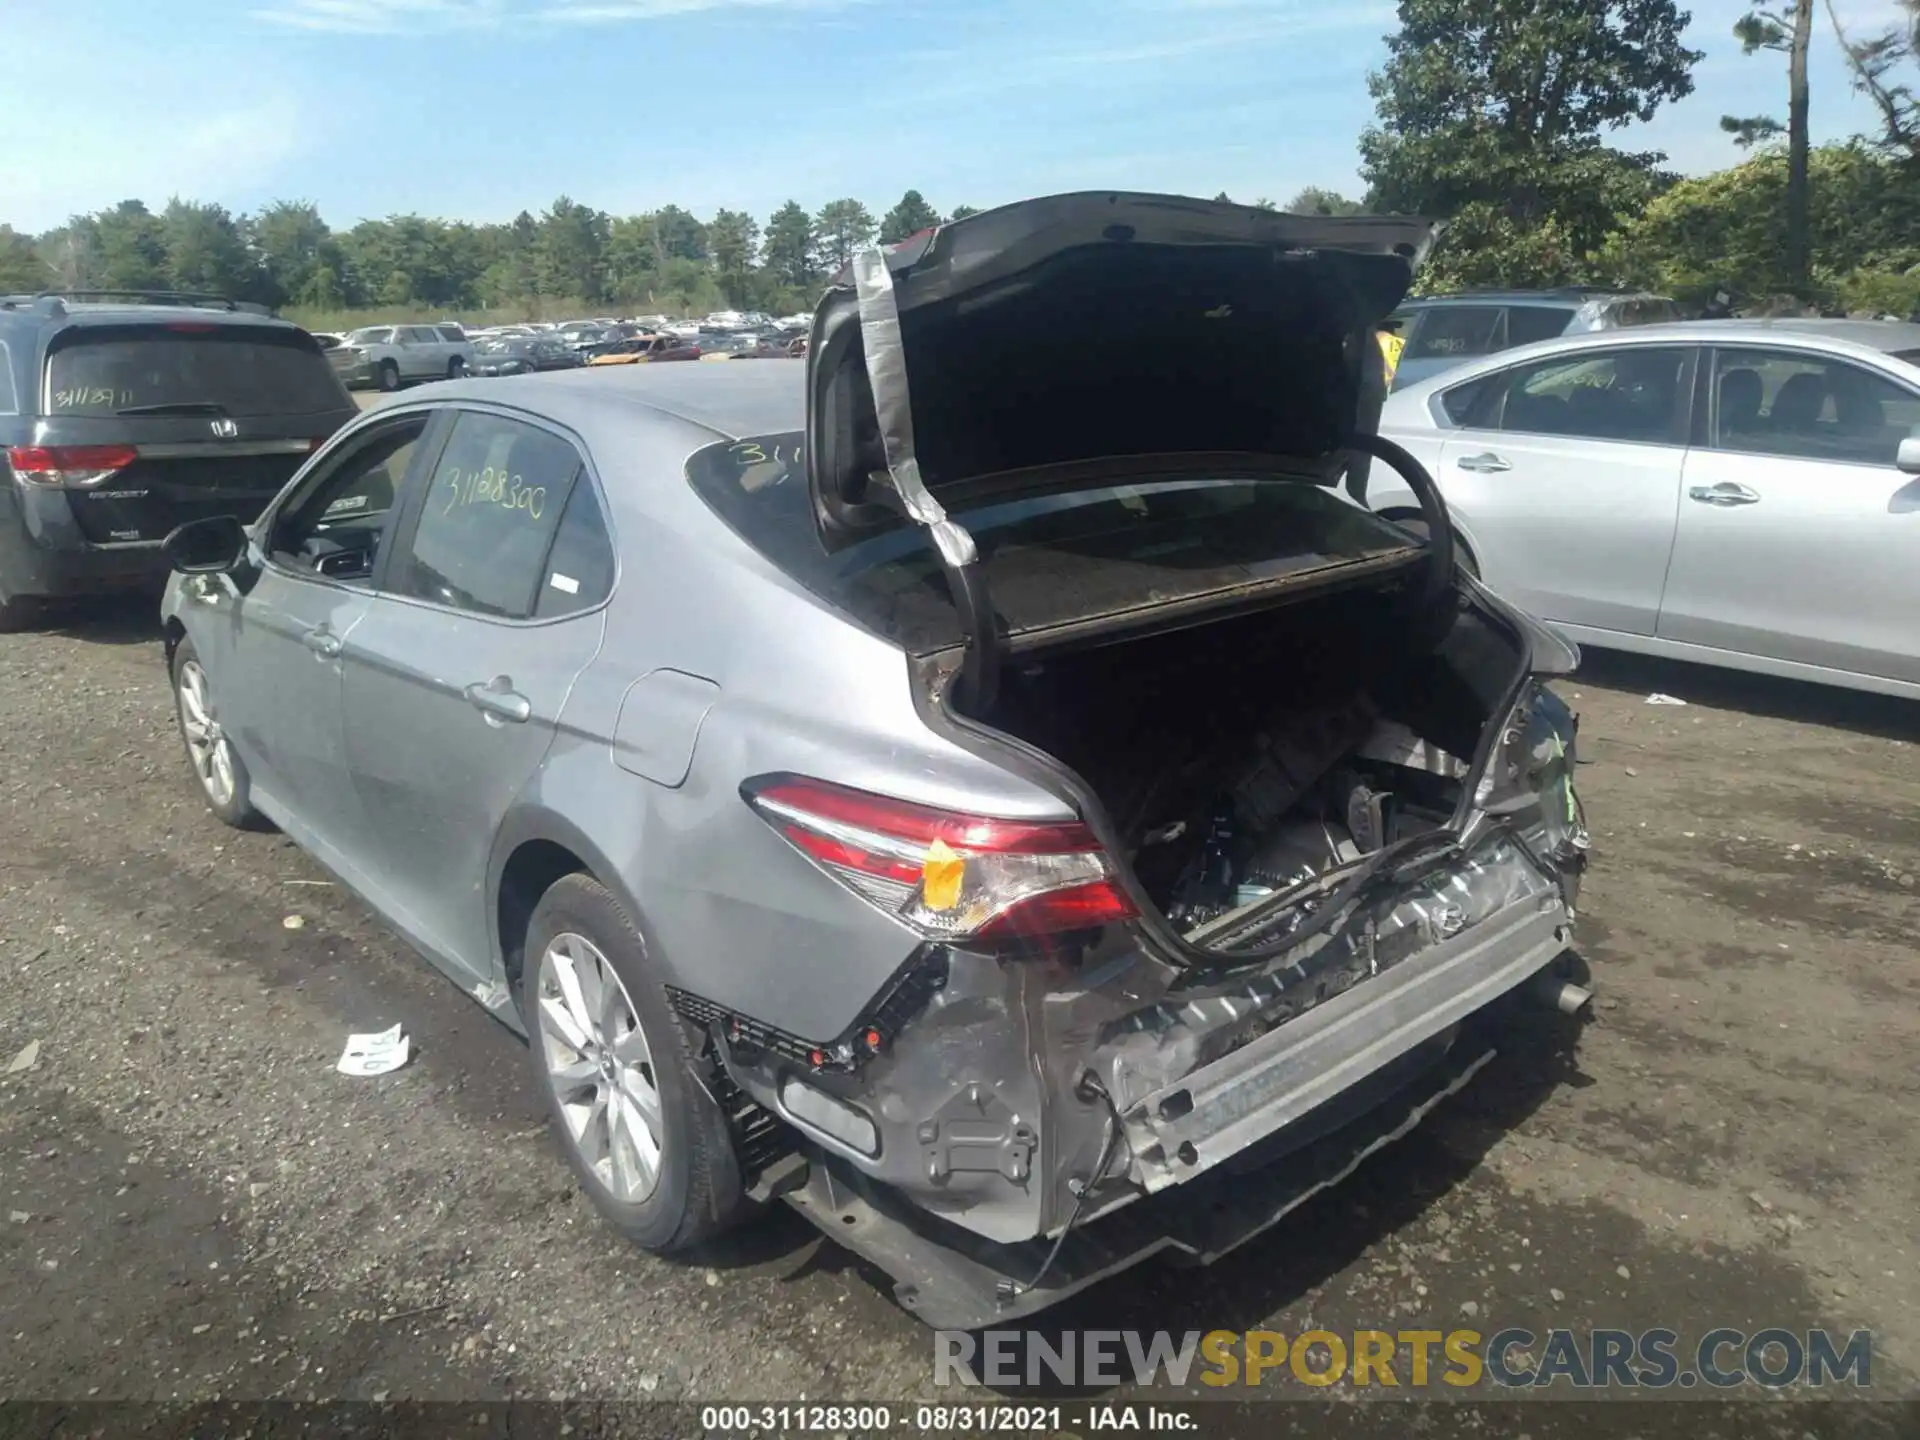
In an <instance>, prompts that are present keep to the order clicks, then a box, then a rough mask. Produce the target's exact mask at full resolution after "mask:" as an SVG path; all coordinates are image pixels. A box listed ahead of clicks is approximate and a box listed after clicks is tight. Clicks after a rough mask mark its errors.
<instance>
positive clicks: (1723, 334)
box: [1392, 317, 1920, 400]
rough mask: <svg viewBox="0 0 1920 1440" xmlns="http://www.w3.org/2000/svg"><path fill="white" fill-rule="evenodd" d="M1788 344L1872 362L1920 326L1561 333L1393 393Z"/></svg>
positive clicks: (1777, 325) (1819, 324) (1712, 323)
mask: <svg viewBox="0 0 1920 1440" xmlns="http://www.w3.org/2000/svg"><path fill="white" fill-rule="evenodd" d="M1768 343H1772V344H1776V345H1779V344H1785V345H1790V346H1793V347H1795V348H1798V349H1804V350H1818V351H1821V352H1823V353H1826V354H1830V355H1845V356H1851V357H1853V358H1854V359H1871V358H1875V357H1879V356H1888V355H1892V354H1895V353H1896V352H1901V353H1904V352H1906V351H1910V350H1920V325H1914V324H1909V323H1908V322H1906V321H1902V320H1816V319H1800V318H1797V317H1782V318H1780V319H1767V320H1679V321H1672V322H1669V323H1666V324H1661V325H1632V326H1628V327H1626V328H1624V329H1620V330H1591V331H1583V332H1581V333H1580V334H1578V335H1561V336H1557V337H1555V338H1554V339H1551V340H1539V341H1535V342H1534V343H1532V344H1530V345H1516V346H1514V347H1513V348H1511V349H1508V350H1495V351H1493V352H1491V353H1489V354H1486V355H1478V356H1475V357H1474V358H1473V359H1472V360H1469V361H1467V362H1465V363H1463V364H1460V365H1454V366H1450V367H1449V368H1447V369H1445V370H1441V371H1438V372H1436V373H1435V374H1432V375H1425V376H1422V377H1421V378H1420V379H1418V380H1415V381H1413V382H1412V383H1410V384H1408V385H1405V386H1403V387H1398V388H1396V389H1395V390H1394V392H1393V397H1392V398H1393V399H1395V400H1397V399H1399V397H1400V396H1401V395H1403V394H1404V395H1413V394H1420V395H1425V394H1430V393H1434V392H1437V391H1441V390H1447V389H1450V388H1452V387H1453V386H1455V385H1458V384H1461V383H1463V382H1465V381H1469V380H1473V379H1476V378H1478V377H1479V376H1481V375H1490V374H1492V373H1493V372H1494V371H1496V370H1504V369H1506V368H1507V367H1508V366H1510V365H1516V364H1524V363H1525V362H1526V361H1528V360H1530V359H1543V358H1546V357H1548V356H1552V355H1574V354H1577V353H1579V352H1580V351H1582V350H1614V349H1618V348H1619V347H1621V346H1623V345H1676V344H1685V345H1726V344H1732V345H1764V344H1768Z"/></svg>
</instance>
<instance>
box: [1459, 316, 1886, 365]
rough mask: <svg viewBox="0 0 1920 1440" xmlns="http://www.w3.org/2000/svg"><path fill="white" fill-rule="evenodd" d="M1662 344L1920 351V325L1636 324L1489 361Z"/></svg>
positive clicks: (1790, 320) (1793, 320) (1785, 320)
mask: <svg viewBox="0 0 1920 1440" xmlns="http://www.w3.org/2000/svg"><path fill="white" fill-rule="evenodd" d="M1661 341H1664V342H1665V343H1667V344H1669V345H1671V344H1673V343H1674V342H1675V341H1684V342H1685V343H1686V344H1689V345H1712V344H1715V343H1720V342H1728V341H1732V342H1748V343H1755V342H1764V341H1774V342H1776V343H1777V342H1780V341H1785V342H1787V343H1788V344H1795V345H1802V346H1806V347H1808V348H1811V349H1815V350H1827V349H1831V350H1836V351H1844V350H1845V349H1847V348H1848V347H1855V346H1857V347H1860V348H1862V349H1867V350H1877V351H1879V352H1880V353H1881V354H1886V355H1890V354H1892V353H1893V352H1894V351H1896V350H1920V325H1913V324H1909V323H1907V322H1906V321H1903V320H1814V319H1800V318H1798V317H1784V316H1783V317H1781V318H1779V319H1768V320H1675V321H1670V322H1668V323H1666V324H1661V325H1634V326H1630V327H1628V328H1626V329H1623V330H1595V331H1591V332H1588V333H1586V334H1581V335H1567V336H1562V337H1560V338H1558V339H1554V340H1544V341H1540V342H1538V343H1537V344H1534V345H1524V346H1519V347H1517V348H1515V349H1513V350H1501V351H1496V352H1495V354H1494V355H1490V356H1488V357H1486V358H1488V359H1493V358H1496V356H1510V355H1517V354H1520V353H1521V352H1522V351H1534V350H1541V351H1545V350H1552V349H1555V348H1559V347H1566V348H1569V349H1571V348H1576V347H1577V348H1592V347H1594V346H1612V345H1619V344H1622V343H1632V344H1640V345H1645V344H1653V343H1656V342H1661Z"/></svg>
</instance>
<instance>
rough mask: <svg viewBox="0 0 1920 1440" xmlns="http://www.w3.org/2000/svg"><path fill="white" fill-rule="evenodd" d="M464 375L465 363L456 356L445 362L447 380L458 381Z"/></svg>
mask: <svg viewBox="0 0 1920 1440" xmlns="http://www.w3.org/2000/svg"><path fill="white" fill-rule="evenodd" d="M466 373H467V362H466V361H464V360H462V359H461V358H460V357H459V356H458V355H456V356H454V357H453V358H452V359H451V360H449V361H447V378H448V379H449V380H458V379H459V378H460V377H461V376H462V375H464V374H466Z"/></svg>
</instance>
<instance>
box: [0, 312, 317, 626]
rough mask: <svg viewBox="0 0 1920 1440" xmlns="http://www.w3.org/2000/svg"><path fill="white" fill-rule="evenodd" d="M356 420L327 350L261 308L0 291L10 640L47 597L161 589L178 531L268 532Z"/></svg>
mask: <svg viewBox="0 0 1920 1440" xmlns="http://www.w3.org/2000/svg"><path fill="white" fill-rule="evenodd" d="M354 414H355V407H354V404H353V398H352V397H351V396H350V395H348V394H347V393H346V391H345V390H344V389H343V388H342V387H341V384H340V381H339V380H338V379H337V378H335V376H334V373H333V368H332V367H331V366H330V365H329V364H328V363H327V360H326V357H325V355H324V354H323V353H322V351H321V349H320V344H319V342H318V341H317V340H315V339H314V338H313V336H311V335H309V334H308V333H307V332H306V331H305V330H302V329H301V328H300V327H299V326H297V325H291V324H289V323H287V322H286V321H284V320H276V319H274V318H272V317H271V316H270V315H268V314H266V313H265V312H264V310H263V309H262V308H261V307H258V306H248V305H245V304H242V303H239V302H236V301H232V300H228V299H226V298H224V297H219V296H206V295H189V294H184V293H179V292H153V293H142V292H131V291H69V292H65V293H62V294H46V295H14V296H4V297H0V462H4V463H0V629H17V628H20V627H21V626H23V625H25V624H29V623H31V621H32V620H33V618H34V617H35V615H36V614H37V613H38V610H39V606H40V602H41V601H42V600H44V599H47V598H53V597H61V596H74V595H91V594H98V593H101V592H104V591H111V590H119V589H127V588H137V587H139V586H141V585H143V584H146V585H151V586H152V587H153V588H154V589H156V590H157V589H158V588H159V585H160V582H161V580H162V579H163V578H164V577H165V575H166V573H167V562H166V560H165V558H164V557H163V556H162V555H161V553H160V542H161V541H162V540H164V539H165V538H166V536H167V533H168V532H169V531H171V530H172V529H173V528H174V527H175V526H176V525H180V524H182V523H184V522H186V521H189V520H196V519H200V518H203V517H206V516H210V515H233V516H237V517H238V518H239V519H240V520H241V521H243V522H251V521H252V520H253V519H254V517H255V516H257V515H258V514H259V513H260V510H261V507H263V506H264V505H265V504H266V503H267V501H269V500H270V499H272V498H273V497H274V496H275V495H276V494H278V493H279V491H280V487H281V486H283V485H284V484H286V482H287V481H288V480H289V479H290V478H291V477H292V475H293V473H294V471H295V470H297V469H299V468H300V466H301V464H303V463H304V462H305V460H306V458H307V457H308V455H310V454H311V453H312V452H313V451H314V450H316V449H317V448H319V445H320V442H321V441H323V440H325V439H326V438H327V437H328V436H330V435H332V434H333V432H334V431H335V430H338V429H339V428H340V427H341V426H342V425H344V424H345V423H346V422H347V421H348V420H350V419H352V418H353V416H354Z"/></svg>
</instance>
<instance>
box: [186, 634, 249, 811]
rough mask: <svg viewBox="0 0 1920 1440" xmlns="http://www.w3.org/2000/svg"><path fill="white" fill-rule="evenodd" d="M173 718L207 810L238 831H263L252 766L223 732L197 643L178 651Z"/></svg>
mask: <svg viewBox="0 0 1920 1440" xmlns="http://www.w3.org/2000/svg"><path fill="white" fill-rule="evenodd" d="M173 713H174V717H175V718H176V719H177V720H178V721H179V723H180V741H181V744H182V745H184V746H185V747H186V752H187V763H188V764H189V765H191V766H192V767H193V774H194V779H196V780H197V781H199V783H200V794H201V796H202V797H203V798H204V799H205V800H206V802H207V808H208V809H209V810H211V811H212V812H213V813H214V815H215V816H217V817H218V818H219V819H220V821H221V822H222V823H223V824H227V825H231V826H232V827H233V828H234V829H236V830H253V829H257V828H259V826H260V823H261V821H260V812H259V811H257V810H255V809H254V808H253V799H252V781H251V779H250V778H249V777H248V775H247V767H246V763H245V762H244V761H242V760H241V758H240V755H239V752H237V751H236V750H235V749H234V748H233V742H232V741H231V740H229V739H227V737H226V734H225V732H224V731H222V730H221V728H220V716H219V711H218V709H217V707H216V706H215V704H214V700H213V687H212V684H211V683H210V682H209V681H208V679H207V672H206V667H204V666H203V665H201V663H200V657H199V656H198V655H197V654H195V653H194V649H193V642H192V641H191V640H182V641H181V642H180V647H179V648H178V649H177V650H175V651H174V652H173Z"/></svg>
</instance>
